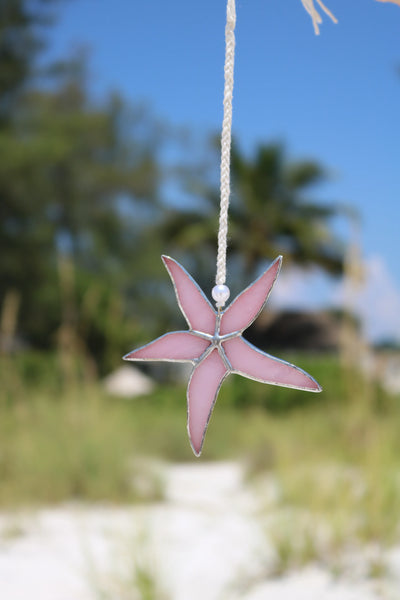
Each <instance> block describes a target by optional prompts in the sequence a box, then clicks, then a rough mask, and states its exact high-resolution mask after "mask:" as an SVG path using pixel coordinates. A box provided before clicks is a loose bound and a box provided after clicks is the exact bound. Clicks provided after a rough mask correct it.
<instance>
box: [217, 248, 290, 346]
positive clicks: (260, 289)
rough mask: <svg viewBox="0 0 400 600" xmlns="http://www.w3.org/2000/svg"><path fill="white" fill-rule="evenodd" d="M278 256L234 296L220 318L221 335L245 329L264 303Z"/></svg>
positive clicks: (279, 258)
mask: <svg viewBox="0 0 400 600" xmlns="http://www.w3.org/2000/svg"><path fill="white" fill-rule="evenodd" d="M281 262H282V257H281V256H279V257H278V258H277V259H276V260H275V262H274V263H272V265H271V266H270V268H269V269H268V270H267V271H265V273H264V274H263V275H261V276H260V277H259V278H258V279H256V281H255V282H254V283H253V284H251V285H250V286H249V287H248V288H246V289H245V290H244V291H243V292H242V293H241V294H239V296H237V297H236V298H235V300H234V301H233V302H232V304H231V305H230V306H228V308H227V309H226V311H225V312H224V314H223V315H222V319H221V328H220V332H221V335H226V334H227V333H232V332H233V331H240V330H241V329H246V328H247V327H248V326H249V325H250V323H252V322H253V321H254V319H255V318H256V316H257V315H258V313H259V312H260V310H261V308H262V307H263V305H264V304H265V302H266V300H267V298H268V295H269V293H270V291H271V289H272V286H273V285H274V282H275V279H276V277H277V275H278V271H279V268H280V266H281Z"/></svg>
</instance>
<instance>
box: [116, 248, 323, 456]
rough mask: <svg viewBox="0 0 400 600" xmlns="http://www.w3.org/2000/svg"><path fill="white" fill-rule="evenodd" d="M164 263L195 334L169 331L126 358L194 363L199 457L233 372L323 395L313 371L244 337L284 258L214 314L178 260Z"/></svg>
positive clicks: (192, 405)
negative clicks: (283, 358)
mask: <svg viewBox="0 0 400 600" xmlns="http://www.w3.org/2000/svg"><path fill="white" fill-rule="evenodd" d="M162 260H163V261H164V265H165V267H166V269H167V271H168V273H169V275H170V277H171V279H172V283H173V285H174V288H175V293H176V297H177V300H178V304H179V307H180V309H181V311H182V313H183V316H184V317H185V319H186V321H187V323H188V325H189V330H188V331H174V332H172V333H166V334H165V335H162V336H161V337H159V338H157V339H156V340H154V341H153V342H150V343H149V344H147V345H145V346H142V347H141V348H138V349H137V350H134V351H133V352H130V353H129V354H127V355H126V356H124V359H125V360H134V361H159V360H161V361H173V362H175V361H178V362H191V363H192V364H193V369H192V372H191V374H190V377H189V383H188V388H187V428H188V434H189V439H190V443H191V446H192V448H193V452H194V453H195V455H196V456H200V453H201V450H202V447H203V443H204V437H205V434H206V431H207V427H208V423H209V421H210V417H211V413H212V410H213V408H214V405H215V402H216V400H217V396H218V392H219V390H220V388H221V385H222V383H223V381H224V379H225V378H226V377H227V376H228V375H229V374H231V373H236V374H238V375H242V376H243V377H247V378H249V379H254V380H256V381H261V382H263V383H269V384H272V385H279V386H283V387H290V388H295V389H299V390H306V391H310V392H320V391H321V387H320V386H319V384H318V383H317V382H316V381H315V380H314V379H313V378H312V377H311V376H310V375H308V373H306V372H305V371H303V370H302V369H299V368H298V367H296V366H294V365H292V364H290V363H288V362H285V361H283V360H280V359H279V358H275V357H274V356H270V355H269V354H266V353H265V352H263V351H262V350H259V349H258V348H256V347H255V346H253V345H252V344H250V343H249V342H248V341H247V340H245V339H244V338H243V337H242V334H243V332H244V330H245V329H247V328H248V327H249V325H250V324H251V323H252V322H253V321H254V320H255V319H256V317H257V316H258V315H259V313H260V311H261V310H262V308H263V307H264V305H265V303H266V301H267V300H268V297H269V295H270V293H271V290H272V287H273V285H274V283H275V281H276V278H277V276H278V273H279V270H280V267H281V263H282V257H281V256H279V257H278V258H277V259H276V260H275V261H274V262H273V263H272V265H271V266H270V267H269V269H267V271H265V273H263V274H262V275H261V276H260V277H259V278H258V279H256V280H255V281H254V282H253V283H252V284H251V285H250V286H249V287H247V288H246V289H245V290H244V291H243V292H241V293H240V294H239V295H238V296H237V297H236V298H235V300H234V301H233V302H231V304H230V305H229V306H228V307H227V308H226V309H225V310H221V307H219V308H218V309H217V310H214V308H213V307H212V305H211V303H210V302H209V300H208V299H207V298H206V296H205V295H204V293H203V291H202V290H201V289H200V287H199V286H198V284H197V283H196V282H195V281H194V279H193V278H192V277H191V276H190V275H189V273H188V272H187V271H186V270H185V269H184V268H183V267H182V266H181V265H180V264H179V263H178V262H177V261H176V260H174V259H173V258H170V257H168V256H163V257H162ZM217 306H218V302H217Z"/></svg>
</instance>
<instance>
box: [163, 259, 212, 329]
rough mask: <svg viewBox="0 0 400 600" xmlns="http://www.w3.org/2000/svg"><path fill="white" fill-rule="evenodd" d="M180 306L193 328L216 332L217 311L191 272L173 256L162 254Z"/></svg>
mask: <svg viewBox="0 0 400 600" xmlns="http://www.w3.org/2000/svg"><path fill="white" fill-rule="evenodd" d="M162 260H163V262H164V265H165V267H166V269H167V271H168V273H169V275H170V277H171V279H172V283H173V285H174V288H175V294H176V298H177V300H178V304H179V308H180V309H181V311H182V313H183V316H184V317H185V319H186V321H187V322H188V325H189V327H190V328H191V329H196V330H198V331H203V332H205V333H209V334H211V335H212V334H214V329H215V319H216V312H215V310H214V309H213V307H212V306H211V304H210V302H209V301H208V299H207V298H206V296H205V295H204V293H203V291H202V290H201V289H200V287H199V286H198V285H197V283H196V282H195V280H194V279H193V278H192V277H191V276H190V275H189V273H188V272H187V271H186V270H185V269H184V268H183V267H182V266H181V265H180V264H179V263H178V262H176V260H174V259H173V258H170V257H169V256H162Z"/></svg>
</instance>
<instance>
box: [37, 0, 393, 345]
mask: <svg viewBox="0 0 400 600" xmlns="http://www.w3.org/2000/svg"><path fill="white" fill-rule="evenodd" d="M326 4H327V5H328V6H329V8H330V9H331V10H332V12H333V13H334V14H335V16H336V17H337V18H338V20H339V23H338V24H337V25H334V24H333V23H332V22H331V21H330V20H329V18H328V17H325V16H324V22H323V25H322V27H321V35H320V36H315V35H314V32H313V28H312V24H311V20H310V18H309V16H308V15H307V13H306V12H305V10H304V8H303V6H302V4H301V2H300V0H237V18H238V20H237V29H236V40H237V46H236V65H235V91H234V109H233V110H234V117H233V122H234V127H233V129H234V134H235V136H236V137H237V139H238V141H239V143H240V144H241V146H242V148H243V149H245V150H246V151H247V152H251V150H252V148H254V146H255V144H256V143H257V142H260V141H264V142H265V141H271V140H280V141H283V142H284V143H285V144H286V147H287V151H288V154H289V156H290V157H291V158H294V159H296V158H305V157H308V158H316V159H318V160H319V161H320V162H321V163H322V164H324V165H325V166H326V167H327V168H328V171H329V173H330V181H329V182H328V183H327V184H325V185H324V186H323V187H321V188H320V189H316V190H315V195H316V197H320V198H323V199H324V200H326V201H329V200H339V201H342V202H347V203H350V204H352V205H353V206H355V207H356V208H357V209H358V210H359V212H360V214H361V217H362V235H361V238H362V247H363V253H364V257H365V260H366V263H367V266H368V265H373V266H372V267H371V269H370V270H371V273H372V272H373V273H375V280H372V279H371V281H370V287H371V288H376V286H382V285H383V283H382V281H386V283H387V284H388V285H389V287H390V293H391V294H392V296H393V298H392V303H391V305H390V306H391V309H390V310H389V309H388V307H387V302H386V304H385V306H384V307H382V308H380V305H379V299H378V298H376V297H375V300H374V301H373V302H374V303H375V304H374V306H373V307H372V309H374V310H375V311H378V312H379V311H380V310H381V311H385V313H384V314H382V315H381V319H382V320H386V325H385V327H386V329H387V330H388V332H387V333H390V327H391V323H392V324H393V332H394V333H395V334H396V335H398V337H399V338H400V264H399V260H398V254H399V248H400V245H399V236H398V228H399V220H400V219H399V217H400V118H399V116H400V115H399V113H400V35H399V34H400V7H397V6H395V5H391V4H387V3H381V2H376V1H375V0H351V1H349V0H326ZM225 10H226V2H225V0H202V1H201V2H193V1H190V0H187V1H185V2H184V1H183V0H169V1H168V2H166V1H165V0H145V1H144V0H143V1H141V2H138V1H136V0H113V2H112V3H111V2H109V1H106V0H72V1H70V2H65V3H64V4H62V5H61V9H60V11H59V15H58V20H57V22H56V24H55V26H54V27H53V28H52V30H51V32H50V47H49V52H50V53H51V55H52V56H65V54H67V53H68V52H70V51H71V50H73V49H74V48H76V47H78V46H81V45H85V46H87V47H88V48H89V49H90V68H91V75H92V78H91V88H92V92H93V94H95V95H97V96H102V95H103V94H106V93H107V92H108V91H110V90H112V89H117V90H119V91H120V92H121V93H122V94H123V95H124V96H125V97H126V98H127V99H130V100H132V101H138V100H146V101H148V102H149V103H150V105H151V107H152V109H153V111H154V113H155V114H156V115H158V116H160V117H161V118H165V119H166V120H167V121H169V122H170V123H172V124H175V125H182V126H188V127H189V128H191V129H193V130H194V131H197V132H200V133H201V132H206V131H218V130H220V127H221V121H222V93H223V62H224V27H225ZM269 258H271V257H269ZM377 265H380V267H377ZM368 268H369V267H368ZM379 268H380V269H381V273H380V278H379V277H378V278H377V279H376V272H377V269H378V270H379ZM367 270H368V269H367ZM371 278H372V275H371ZM310 285H311V287H312V283H311V284H310ZM315 285H316V289H315V292H314V293H311V292H310V289H309V287H310V286H307V290H304V291H303V297H299V303H300V304H301V303H302V301H303V300H304V303H305V304H306V303H307V302H308V303H311V306H312V305H313V303H318V302H327V303H329V300H330V296H331V295H332V294H333V295H335V294H336V295H337V294H339V295H340V292H338V291H337V290H333V288H332V287H331V286H330V284H328V283H327V282H321V281H318V282H316V283H315ZM298 291H299V294H300V287H299V288H298ZM385 293H386V294H388V293H389V292H388V291H387V290H386V291H385V289H382V294H383V295H384V294H385ZM289 296H290V297H293V294H292V293H291V294H290V295H289ZM300 296H301V294H300ZM367 297H369V298H371V297H372V296H371V295H369V296H368V295H367V296H366V298H367ZM386 300H387V298H386ZM282 301H283V300H282ZM317 301H318V302H317ZM365 302H367V300H365ZM370 318H372V319H373V316H372V317H370ZM396 318H397V321H395V322H394V323H393V319H394V320H396ZM387 333H385V332H384V333H382V332H381V334H382V335H386V334H387ZM374 335H378V334H374Z"/></svg>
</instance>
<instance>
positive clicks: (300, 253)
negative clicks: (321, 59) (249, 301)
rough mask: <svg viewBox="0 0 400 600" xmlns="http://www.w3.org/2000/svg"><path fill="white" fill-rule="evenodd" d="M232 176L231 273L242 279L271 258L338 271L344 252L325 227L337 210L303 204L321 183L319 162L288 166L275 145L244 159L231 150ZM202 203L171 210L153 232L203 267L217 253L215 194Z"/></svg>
mask: <svg viewBox="0 0 400 600" xmlns="http://www.w3.org/2000/svg"><path fill="white" fill-rule="evenodd" d="M231 174H232V195H231V204H230V209H229V234H228V235H229V238H228V260H229V261H230V262H231V265H232V269H235V270H236V273H237V275H239V276H240V274H239V273H238V271H241V275H242V276H243V277H244V278H245V279H246V280H247V281H248V280H249V279H250V278H251V277H252V276H254V275H255V274H257V272H258V271H259V269H260V267H261V266H264V265H265V262H267V261H269V260H272V259H273V258H274V257H275V256H276V255H277V254H283V255H284V257H285V262H286V264H287V262H288V261H289V262H292V263H294V264H297V265H300V266H302V267H310V266H318V267H320V268H322V269H323V270H324V271H326V272H328V273H331V274H340V273H341V272H342V268H343V252H342V248H341V245H340V243H339V241H338V240H337V238H336V237H335V235H334V234H333V232H332V229H331V222H330V221H331V218H332V217H334V216H336V215H337V214H338V211H339V209H338V207H337V206H336V207H335V206H328V205H326V204H324V205H323V204H318V203H316V202H315V201H312V200H310V199H308V198H307V191H308V188H309V187H311V186H313V185H316V184H319V183H322V182H324V181H325V180H326V172H325V170H324V169H323V168H322V167H321V166H320V165H319V164H318V163H316V162H312V161H299V162H294V163H288V161H287V159H286V156H285V152H284V148H283V147H282V146H281V145H260V146H259V147H258V148H257V149H256V152H255V155H254V157H252V158H250V159H247V158H245V157H244V156H243V155H242V154H241V152H240V150H239V148H238V147H237V146H236V145H234V146H233V148H232V157H231ZM203 197H204V199H205V200H204V205H203V207H201V208H200V209H197V210H187V211H179V212H178V211H176V212H170V213H169V214H168V216H167V217H166V219H165V220H164V221H163V223H162V226H161V229H160V234H161V235H162V236H163V237H164V239H165V241H166V243H167V245H170V246H173V247H174V251H176V249H177V250H178V252H179V251H182V252H189V253H190V255H192V251H193V250H195V251H196V254H197V255H198V256H199V255H201V256H202V262H203V263H206V262H207V261H205V260H204V257H207V259H208V258H209V257H210V258H211V257H213V256H214V255H215V251H216V233H217V227H218V219H217V216H218V210H219V207H218V205H219V193H218V190H217V189H216V188H215V187H214V188H211V189H210V188H208V189H205V190H204V189H203ZM211 264H212V263H211ZM197 268H198V270H201V269H199V267H197ZM195 270H196V267H195ZM204 275H206V274H205V273H204ZM207 276H209V273H208V274H207ZM200 277H201V275H200Z"/></svg>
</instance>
